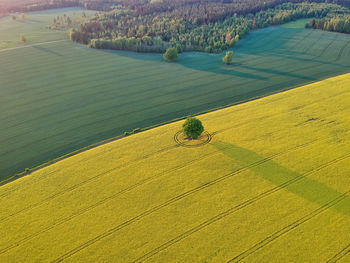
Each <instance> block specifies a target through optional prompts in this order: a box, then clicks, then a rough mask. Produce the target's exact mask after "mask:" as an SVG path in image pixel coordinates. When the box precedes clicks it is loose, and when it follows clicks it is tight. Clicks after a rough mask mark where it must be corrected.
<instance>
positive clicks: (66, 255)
mask: <svg viewBox="0 0 350 263" xmlns="http://www.w3.org/2000/svg"><path fill="white" fill-rule="evenodd" d="M313 142H314V141H313ZM313 142H308V143H305V144H301V145H298V146H296V147H293V148H290V149H288V150H286V151H285V152H280V153H276V154H273V155H271V156H269V157H266V158H263V159H261V160H259V161H256V162H254V163H251V164H249V165H247V166H244V167H241V168H239V169H237V170H235V171H233V172H231V173H228V174H225V175H223V176H220V177H218V178H216V179H214V180H212V181H210V182H207V183H205V184H202V185H200V186H198V187H195V188H193V189H191V190H189V191H186V192H184V193H182V194H180V195H178V196H175V197H173V198H171V199H169V200H167V201H166V202H164V203H162V204H159V205H157V206H154V207H153V208H150V209H148V210H146V211H144V212H142V213H141V214H139V215H137V216H135V217H133V218H131V219H129V220H127V221H125V222H123V223H121V224H119V225H117V226H115V227H113V228H111V229H109V230H108V231H106V232H104V233H102V234H100V235H98V236H96V237H95V238H93V239H90V240H89V241H87V242H85V243H83V244H81V245H80V246H78V247H76V248H74V249H72V250H70V251H69V252H67V253H65V254H64V255H62V256H60V257H59V258H57V259H56V260H54V261H53V262H61V261H62V260H64V259H66V258H68V257H71V256H72V255H74V254H76V253H78V252H79V251H81V250H83V249H85V248H87V247H88V246H90V245H92V244H94V243H96V242H97V241H99V240H101V239H103V238H105V237H108V236H110V235H112V234H114V233H115V232H117V231H119V230H121V229H122V228H124V227H126V226H128V225H130V224H132V223H134V222H136V221H138V220H140V219H142V218H144V217H146V216H148V215H150V214H152V213H154V212H156V211H158V210H160V209H162V208H164V207H167V206H169V205H171V204H173V203H175V202H177V201H179V200H181V199H183V198H185V197H187V196H190V195H193V194H195V193H197V192H199V191H201V190H203V189H206V188H208V187H211V186H213V185H216V184H218V183H219V182H222V181H224V180H226V179H228V178H231V177H233V176H235V175H238V174H240V173H242V172H244V171H247V170H249V169H251V168H254V167H258V166H259V165H261V164H263V163H266V162H268V161H271V160H272V159H273V158H276V157H279V156H281V155H284V154H286V153H289V152H291V151H294V150H297V149H300V148H303V147H305V146H307V145H310V144H311V143H313ZM349 156H350V154H349ZM259 196H260V195H259Z"/></svg>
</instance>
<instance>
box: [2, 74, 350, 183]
mask: <svg viewBox="0 0 350 263" xmlns="http://www.w3.org/2000/svg"><path fill="white" fill-rule="evenodd" d="M346 74H349V73H348V72H347V73H344V74H340V75H337V76H331V77H329V76H328V77H326V78H324V79H319V80H314V81H310V82H306V83H304V84H302V85H297V86H292V87H288V88H284V89H281V90H278V91H272V92H268V93H266V94H263V95H260V96H255V97H252V98H248V99H245V100H242V101H239V102H234V103H229V104H226V105H223V106H219V107H214V108H211V109H209V110H204V111H200V112H197V113H194V114H190V115H186V116H182V117H178V118H175V119H172V120H169V121H165V122H162V123H159V124H155V125H151V126H148V127H145V128H142V129H141V131H146V130H150V129H152V128H156V127H160V126H163V125H166V124H170V123H174V122H177V121H180V120H183V119H185V118H187V117H191V116H197V115H202V114H205V113H210V112H214V111H218V110H221V109H225V108H229V107H232V106H235V105H239V104H243V103H247V102H250V101H255V100H258V99H262V98H265V97H268V96H271V95H275V94H279V93H283V92H286V91H289V90H292V89H298V88H302V87H304V86H307V85H310V84H313V83H317V82H320V81H323V80H325V79H331V78H335V77H339V76H342V75H346ZM267 88H270V86H269V87H266V88H264V89H261V90H265V89H267ZM261 90H260V91H261ZM245 95H246V94H245ZM123 137H124V136H123V135H118V136H115V137H112V138H109V139H106V140H103V141H100V142H96V143H93V144H90V145H88V146H85V147H83V148H80V149H78V150H75V151H73V152H70V153H67V154H65V155H63V156H60V157H57V158H54V159H52V160H49V161H47V162H45V163H43V164H40V165H38V166H34V167H32V168H31V169H30V171H31V172H34V171H37V170H40V169H42V168H45V167H47V166H49V165H51V164H54V163H57V162H58V161H61V160H64V159H66V158H68V157H71V156H74V155H76V154H78V153H81V152H84V151H87V150H90V149H93V148H96V147H98V146H101V145H104V144H106V143H109V142H113V141H116V140H118V139H121V138H123ZM25 175H27V173H26V172H19V173H15V174H14V175H12V176H10V177H8V178H6V179H4V180H1V181H0V187H1V186H2V185H5V184H7V183H10V182H12V181H14V180H16V179H19V178H21V177H23V176H25Z"/></svg>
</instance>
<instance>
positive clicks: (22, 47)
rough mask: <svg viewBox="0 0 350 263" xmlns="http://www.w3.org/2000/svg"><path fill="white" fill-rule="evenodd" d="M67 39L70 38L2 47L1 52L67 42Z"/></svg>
mask: <svg viewBox="0 0 350 263" xmlns="http://www.w3.org/2000/svg"><path fill="white" fill-rule="evenodd" d="M67 41H68V39H59V40H53V41H47V42H40V43H35V44H31V45H25V46H21V47H11V48H6V49H0V53H3V52H7V51H12V50H17V49H24V48H30V47H37V46H43V45H48V44H53V43H59V42H67Z"/></svg>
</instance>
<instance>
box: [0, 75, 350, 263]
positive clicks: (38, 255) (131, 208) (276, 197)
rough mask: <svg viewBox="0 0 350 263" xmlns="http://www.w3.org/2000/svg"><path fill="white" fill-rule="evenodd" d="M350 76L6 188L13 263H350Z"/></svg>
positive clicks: (7, 253)
mask: <svg viewBox="0 0 350 263" xmlns="http://www.w3.org/2000/svg"><path fill="white" fill-rule="evenodd" d="M349 87H350V74H347V75H343V76H338V77H335V78H331V79H327V80H324V81H322V82H319V83H314V84H310V85H307V86H304V87H301V88H298V89H294V90H290V91H287V92H284V93H279V94H275V95H272V96H270V97H266V98H262V99H259V100H256V101H252V102H248V103H245V104H241V105H237V106H233V107H230V108H226V109H223V110H219V111H215V112H212V113H208V114H205V115H201V116H199V118H200V119H201V120H202V122H203V123H204V125H205V127H206V130H207V131H208V132H209V133H211V134H212V135H213V137H212V140H211V141H210V143H208V144H205V145H203V146H201V147H193V148H187V147H182V146H179V145H178V144H177V143H175V141H174V139H173V136H174V134H175V133H176V132H177V131H178V130H180V129H181V125H182V122H176V123H172V124H168V125H165V126H161V127H158V128H155V129H152V130H148V131H146V132H143V133H140V134H136V135H133V136H130V137H127V138H123V139H121V140H118V141H115V142H112V143H109V144H106V145H103V146H100V147H98V148H94V149H92V150H89V151H86V152H83V153H80V154H78V155H76V156H74V157H71V158H68V159H65V160H63V161H61V162H59V163H56V164H54V165H51V166H48V167H46V168H44V169H42V170H39V171H36V172H34V173H33V174H31V175H28V176H26V177H23V178H21V179H19V180H16V181H14V182H12V183H9V184H7V185H5V186H2V187H1V188H0V198H1V201H2V202H1V203H0V261H1V262H60V261H67V262H140V261H148V262H227V261H229V262H239V261H242V262H259V263H261V262H326V261H327V260H329V261H328V262H344V263H345V262H348V260H349V254H350V253H349V252H350V236H349V232H350V196H349V191H350V188H349V186H350V177H349V173H350V165H349V164H350V144H349V139H350V107H349V105H350V89H349Z"/></svg>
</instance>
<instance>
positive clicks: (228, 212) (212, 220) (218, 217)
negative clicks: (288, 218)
mask: <svg viewBox="0 0 350 263" xmlns="http://www.w3.org/2000/svg"><path fill="white" fill-rule="evenodd" d="M349 157H350V154H347V155H345V156H342V157H340V158H337V159H334V160H332V161H330V162H328V163H325V164H323V165H321V166H319V167H318V168H316V169H313V170H311V171H309V172H306V173H304V174H301V175H300V176H298V177H295V178H293V179H291V180H289V181H286V182H284V183H282V184H280V185H278V186H276V187H274V188H271V189H269V190H267V191H265V192H263V193H261V194H259V195H257V196H255V197H253V198H251V199H248V200H247V201H244V202H243V203H240V204H238V205H236V206H234V207H232V208H230V209H228V210H226V211H224V212H222V213H220V214H218V215H216V216H214V217H212V218H210V219H208V220H207V221H205V222H203V223H201V224H199V225H197V226H196V227H194V228H192V229H190V230H188V231H186V232H184V233H182V234H181V235H179V236H177V237H175V238H173V239H171V240H169V241H168V242H166V243H164V244H162V245H161V246H159V247H157V248H155V249H153V250H151V251H150V252H148V253H146V254H144V255H143V256H141V257H139V258H138V259H136V260H135V261H133V262H141V261H143V260H146V259H148V258H150V257H152V256H154V255H156V254H158V253H159V252H161V251H162V250H164V249H167V248H168V247H170V246H172V245H174V244H176V243H178V242H180V241H181V240H183V239H185V238H186V237H188V236H190V235H192V234H194V233H196V232H198V231H200V230H202V229H203V228H205V227H207V226H209V225H211V224H212V223H215V222H217V221H219V220H221V219H222V218H224V217H226V216H229V215H231V214H232V213H234V212H237V211H238V210H241V209H243V208H245V207H247V206H249V205H251V204H253V203H255V202H257V201H259V200H261V199H263V198H265V197H268V196H270V195H271V194H273V193H275V192H278V191H280V190H282V189H284V188H285V187H287V186H289V185H290V184H293V183H295V182H298V181H300V180H302V179H304V178H305V177H307V176H309V175H310V174H313V173H315V172H318V171H320V170H322V169H324V168H326V167H328V166H329V165H332V164H334V163H336V162H338V161H342V160H344V159H346V158H349Z"/></svg>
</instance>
